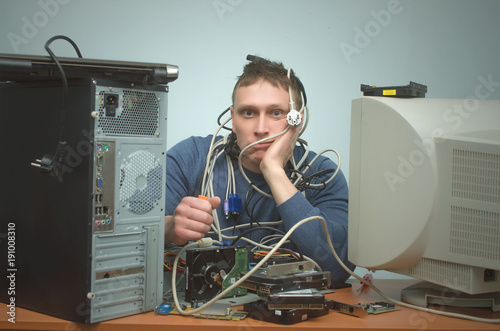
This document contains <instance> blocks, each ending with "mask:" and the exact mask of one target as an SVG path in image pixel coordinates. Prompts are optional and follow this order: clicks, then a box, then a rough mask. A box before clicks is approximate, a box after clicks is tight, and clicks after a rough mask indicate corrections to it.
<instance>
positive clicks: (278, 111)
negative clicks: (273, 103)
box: [273, 110, 283, 117]
mask: <svg viewBox="0 0 500 331" xmlns="http://www.w3.org/2000/svg"><path fill="white" fill-rule="evenodd" d="M282 115H283V111H282V110H273V116H276V117H279V116H282Z"/></svg>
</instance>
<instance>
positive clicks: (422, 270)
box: [408, 258, 471, 292]
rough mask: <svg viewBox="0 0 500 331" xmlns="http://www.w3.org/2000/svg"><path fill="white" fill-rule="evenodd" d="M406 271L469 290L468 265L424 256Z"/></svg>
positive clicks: (469, 273) (441, 283)
mask: <svg viewBox="0 0 500 331" xmlns="http://www.w3.org/2000/svg"><path fill="white" fill-rule="evenodd" d="M408 271H409V275H410V276H413V277H416V278H420V279H423V280H426V281H430V282H434V283H436V284H440V285H444V286H451V287H454V288H458V289H460V290H462V291H465V292H468V291H470V284H471V267H470V266H468V265H463V264H457V263H452V262H445V261H439V260H432V259H426V258H424V259H422V260H420V261H419V262H418V263H417V264H416V265H415V266H413V267H412V268H410V269H409V270H408Z"/></svg>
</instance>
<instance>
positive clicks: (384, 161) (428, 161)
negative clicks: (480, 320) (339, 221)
mask: <svg viewBox="0 0 500 331" xmlns="http://www.w3.org/2000/svg"><path fill="white" fill-rule="evenodd" d="M351 116H352V117H351V146H350V164H349V191H350V192H349V260H350V261H351V262H353V263H354V264H356V265H357V266H360V267H364V268H367V269H369V270H387V271H391V272H396V273H399V274H404V275H408V276H412V277H415V278H417V279H420V280H423V281H425V282H428V284H427V285H428V288H425V287H426V286H424V288H425V291H430V288H435V291H438V292H439V286H442V287H443V288H444V289H451V290H453V291H455V292H457V293H460V294H462V293H463V297H464V298H478V297H482V296H484V295H486V296H487V297H488V296H491V295H493V299H492V300H493V301H495V300H497V302H496V304H492V307H494V309H498V310H500V296H499V293H497V292H500V101H497V100H478V99H463V100H461V99H432V98H404V99H403V98H391V97H361V98H358V99H354V100H353V101H352V114H351ZM431 285H432V286H431ZM417 292H418V291H417ZM411 293H412V292H411V291H408V292H407V295H410V294H411ZM426 293H428V292H426ZM441 293H442V290H441ZM448 294H449V292H448ZM405 295H406V294H403V295H402V299H403V300H405V299H407V301H408V300H412V299H410V298H406V297H405ZM415 300H417V301H418V300H421V298H420V299H415ZM488 300H489V299H488ZM488 300H487V301H488ZM457 301H458V300H457ZM488 302H489V301H488ZM415 303H417V304H418V302H415ZM424 304H425V303H424ZM487 305H489V304H487Z"/></svg>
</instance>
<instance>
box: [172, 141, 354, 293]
mask: <svg viewBox="0 0 500 331" xmlns="http://www.w3.org/2000/svg"><path fill="white" fill-rule="evenodd" d="M211 139H212V136H208V137H191V138H188V139H186V140H184V141H181V142H180V143H178V144H177V145H175V146H174V147H172V148H171V149H170V150H169V151H168V152H167V166H166V168H167V169H166V174H167V177H166V186H167V187H166V194H165V195H166V204H165V215H173V214H174V211H175V208H176V207H177V205H178V204H179V202H180V201H181V200H182V198H184V197H185V196H198V195H199V194H200V186H201V180H202V176H203V171H204V167H205V164H206V156H207V153H208V149H209V147H210V142H211ZM302 155H303V150H302V148H301V147H296V148H295V151H294V156H295V160H300V158H301V156H302ZM315 155H316V154H315V153H313V152H309V155H308V160H311V159H312V158H313V157H314V156H315ZM336 167H337V165H336V164H335V163H334V162H333V161H331V160H330V159H329V158H327V157H324V156H320V158H319V159H318V160H316V161H315V162H314V163H313V164H312V167H311V171H309V172H308V174H311V173H315V172H317V171H321V170H325V169H332V168H333V169H336ZM233 168H234V175H235V178H236V192H237V193H238V195H239V197H240V198H241V200H242V205H243V208H245V205H247V209H248V211H249V213H250V215H252V217H253V220H254V221H253V222H254V224H255V221H257V222H267V221H278V220H282V221H283V222H282V224H280V225H278V226H275V227H276V228H277V229H279V230H282V231H284V232H287V231H288V230H289V229H290V228H291V227H293V226H294V225H295V224H296V223H298V222H299V221H301V220H303V219H304V218H307V217H310V216H318V215H319V216H322V217H323V218H324V219H325V221H326V223H327V227H328V231H329V233H330V236H331V240H332V242H333V245H334V247H335V250H336V252H337V254H338V255H339V257H340V258H341V259H342V261H343V262H344V263H345V264H346V265H347V266H348V267H349V268H351V269H354V266H353V265H352V264H351V263H350V262H348V261H347V205H348V191H347V182H346V180H345V177H344V175H343V174H342V172H341V171H339V173H338V174H337V176H336V177H335V178H334V179H333V181H332V182H330V183H329V184H328V185H326V187H325V189H322V190H314V189H306V191H305V196H304V195H303V194H302V193H300V192H297V193H296V194H295V195H294V196H292V197H291V198H290V199H289V200H287V201H286V202H284V203H282V204H280V205H276V203H275V201H274V200H273V199H271V198H267V197H263V196H262V195H261V194H260V193H258V192H255V191H253V192H254V194H251V192H252V190H249V184H248V182H247V181H246V180H245V178H243V175H242V174H241V172H240V170H239V167H238V162H237V160H233ZM245 174H246V175H247V177H248V178H249V179H250V180H251V181H252V182H253V183H254V184H255V185H256V186H257V187H258V188H259V189H261V190H262V191H264V192H270V189H269V186H268V185H267V183H266V181H265V180H264V177H263V176H262V175H261V174H256V173H253V172H251V171H249V170H245ZM331 175H332V173H329V174H326V175H324V176H322V179H323V180H327V179H328V178H329V177H330V176H331ZM316 183H318V182H316ZM213 186H214V192H215V195H216V196H218V197H220V198H221V200H222V201H224V199H225V195H226V187H227V164H226V158H225V156H221V157H219V159H218V160H217V163H216V165H215V167H214V181H213ZM247 191H248V192H250V193H248V194H247ZM223 205H224V203H221V205H220V206H219V207H218V208H217V213H218V217H219V222H220V227H221V229H224V228H228V227H233V226H234V225H235V220H234V219H232V218H229V219H226V218H225V216H224V206H223ZM250 222H252V219H251V218H250V217H249V216H248V214H247V213H245V212H243V213H242V214H241V217H240V221H239V223H240V224H243V223H250ZM257 226H258V225H257ZM241 231H243V230H241ZM241 231H240V230H239V229H235V230H233V229H231V230H230V231H227V232H225V234H227V235H239V234H240V233H241ZM271 234H274V233H273V232H271V231H270V230H257V231H253V232H251V233H250V234H248V235H247V237H249V238H250V239H252V240H254V241H257V242H259V241H260V240H261V239H262V238H263V237H265V236H268V235H271ZM212 237H214V238H216V236H215V235H214V236H212ZM290 238H291V239H292V240H293V242H294V243H295V244H296V245H297V246H299V247H300V250H301V251H302V253H303V254H304V255H306V256H308V257H310V258H312V259H313V260H315V261H316V262H317V263H318V264H319V265H320V267H321V268H322V269H323V270H324V271H330V272H331V277H332V284H334V285H335V284H340V283H343V282H344V281H345V280H346V279H347V278H348V277H349V274H348V273H347V272H346V271H345V270H344V269H343V268H342V267H341V266H340V265H339V264H338V263H337V261H336V260H335V258H334V257H333V255H332V253H331V251H330V248H329V246H328V243H327V240H326V237H325V234H324V228H323V226H322V222H321V221H320V220H312V221H309V222H306V223H305V224H303V225H302V226H300V227H298V228H297V229H296V230H295V232H294V233H293V234H292V235H291V237H290ZM237 244H244V242H238V243H237ZM285 247H288V248H290V249H292V250H295V251H296V250H297V249H296V248H295V246H294V245H292V244H287V245H286V246H285Z"/></svg>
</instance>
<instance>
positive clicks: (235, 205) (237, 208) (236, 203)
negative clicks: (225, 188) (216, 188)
mask: <svg viewBox="0 0 500 331" xmlns="http://www.w3.org/2000/svg"><path fill="white" fill-rule="evenodd" d="M241 210H242V209H241V199H240V197H239V196H238V194H229V212H230V213H241Z"/></svg>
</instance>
